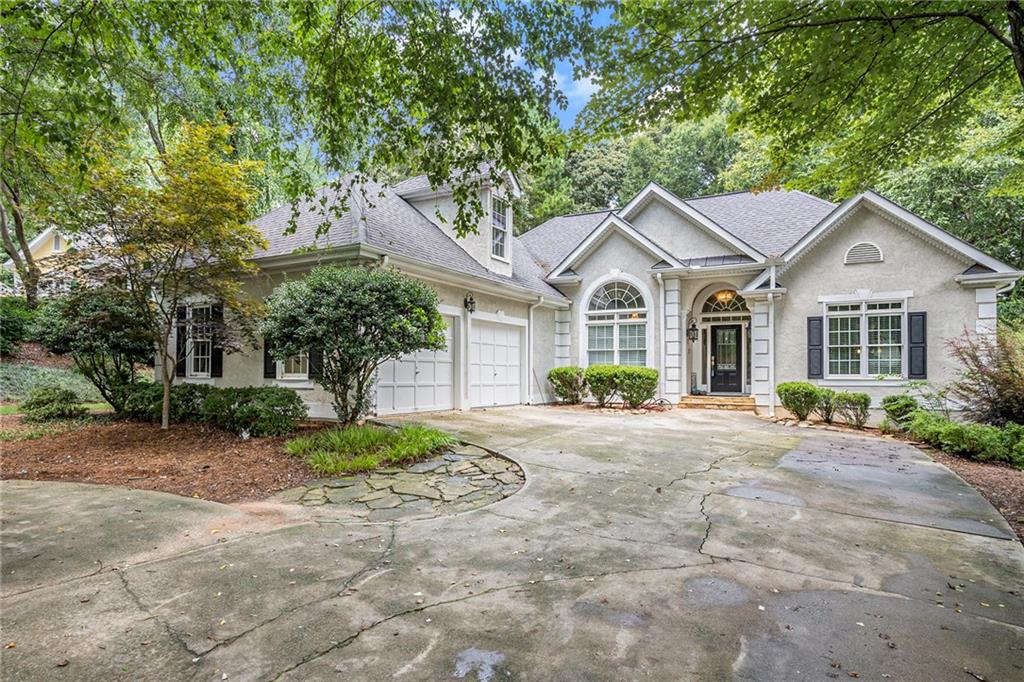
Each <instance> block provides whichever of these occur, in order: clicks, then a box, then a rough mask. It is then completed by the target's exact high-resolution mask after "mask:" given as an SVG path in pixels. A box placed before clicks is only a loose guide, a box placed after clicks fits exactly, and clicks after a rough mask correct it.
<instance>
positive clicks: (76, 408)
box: [21, 387, 86, 422]
mask: <svg viewBox="0 0 1024 682" xmlns="http://www.w3.org/2000/svg"><path fill="white" fill-rule="evenodd" d="M21 409H22V411H23V412H24V413H25V420H26V421H33V422H44V421H53V420H55V419H76V418H78V417H81V416H83V415H84V414H85V413H86V408H85V405H83V404H82V399H81V398H79V397H78V394H77V393H75V392H74V391H72V390H70V389H67V388H57V387H47V388H37V389H36V390H34V391H32V393H31V394H30V395H29V397H28V398H26V399H25V400H24V401H23V402H22V403H21Z"/></svg>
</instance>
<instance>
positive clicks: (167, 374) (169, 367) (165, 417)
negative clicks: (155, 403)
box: [160, 353, 174, 430]
mask: <svg viewBox="0 0 1024 682" xmlns="http://www.w3.org/2000/svg"><path fill="white" fill-rule="evenodd" d="M163 355H164V361H163V363H164V371H163V376H162V377H161V379H163V384H164V402H163V406H162V407H161V408H160V428H161V429H164V430H166V429H169V428H170V427H171V381H173V377H174V365H173V364H170V363H169V362H168V360H169V358H168V356H167V353H164V354H163Z"/></svg>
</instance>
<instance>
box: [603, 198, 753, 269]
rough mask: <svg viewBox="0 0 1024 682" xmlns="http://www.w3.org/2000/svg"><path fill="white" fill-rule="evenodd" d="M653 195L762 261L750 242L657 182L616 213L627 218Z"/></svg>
mask: <svg viewBox="0 0 1024 682" xmlns="http://www.w3.org/2000/svg"><path fill="white" fill-rule="evenodd" d="M655 197H656V198H658V199H660V200H661V201H662V202H663V203H665V204H666V205H668V206H669V207H671V208H673V209H675V210H676V211H677V212H679V213H681V214H683V215H684V216H685V217H687V218H689V219H690V220H691V221H693V222H695V223H697V224H698V225H700V226H701V227H703V228H704V229H705V230H707V231H708V232H710V233H711V234H713V235H715V236H716V237H718V238H719V239H721V240H722V241H724V242H725V243H727V244H730V245H732V246H735V247H736V248H737V249H739V250H740V251H741V252H743V253H744V254H746V255H748V256H750V257H751V258H753V259H754V260H755V261H757V262H758V263H763V262H764V260H765V256H764V254H763V253H761V252H760V251H758V250H757V249H755V248H754V247H752V246H751V245H750V244H747V243H746V242H745V241H743V240H742V239H740V238H739V237H737V236H736V235H734V234H733V233H731V232H728V231H726V230H725V229H723V228H722V227H721V226H719V225H718V223H716V222H714V221H712V220H711V219H709V218H708V217H707V216H706V215H704V214H703V213H701V212H700V211H698V210H696V209H695V208H693V207H692V206H690V205H689V204H687V203H686V202H685V201H683V200H682V199H680V198H679V197H677V196H676V195H675V194H673V193H672V192H670V191H668V190H667V189H665V188H664V187H662V186H661V185H659V184H657V183H654V182H649V183H647V186H646V187H644V188H643V189H642V190H640V192H639V193H638V194H637V195H636V196H635V197H633V199H632V200H631V201H630V202H629V203H628V204H626V205H625V206H623V207H622V209H621V210H620V211H619V212H618V213H619V215H620V216H622V217H623V218H624V219H626V220H629V217H630V216H631V215H633V213H634V212H636V211H637V210H638V209H639V208H640V207H642V206H644V205H645V204H646V203H647V202H648V201H650V200H651V199H652V198H655Z"/></svg>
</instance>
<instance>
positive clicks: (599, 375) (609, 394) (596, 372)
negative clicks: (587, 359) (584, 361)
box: [584, 365, 619, 407]
mask: <svg viewBox="0 0 1024 682" xmlns="http://www.w3.org/2000/svg"><path fill="white" fill-rule="evenodd" d="M584 376H585V377H586V380H587V386H589V387H590V395H592V396H594V400H596V401H597V404H598V405H600V406H601V407H604V406H605V405H607V404H608V403H610V402H611V401H612V399H613V398H614V397H615V388H616V384H617V382H618V376H619V366H618V365H591V366H590V367H587V370H586V372H584Z"/></svg>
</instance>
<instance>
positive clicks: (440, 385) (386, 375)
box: [377, 317, 455, 414]
mask: <svg viewBox="0 0 1024 682" xmlns="http://www.w3.org/2000/svg"><path fill="white" fill-rule="evenodd" d="M444 321H445V322H446V323H447V325H448V329H447V330H446V331H445V349H444V350H439V351H419V352H417V353H410V354H409V355H406V356H403V357H401V358H399V359H398V360H392V361H390V362H385V363H384V364H383V365H381V366H380V369H379V370H378V371H377V414H398V413H402V412H424V411H426V410H451V409H454V408H455V390H454V389H455V381H454V378H455V364H454V363H453V362H452V360H453V355H452V348H453V347H454V343H453V328H454V326H455V325H454V320H453V319H452V318H449V317H446V318H444Z"/></svg>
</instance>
